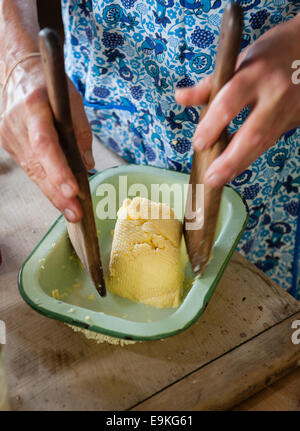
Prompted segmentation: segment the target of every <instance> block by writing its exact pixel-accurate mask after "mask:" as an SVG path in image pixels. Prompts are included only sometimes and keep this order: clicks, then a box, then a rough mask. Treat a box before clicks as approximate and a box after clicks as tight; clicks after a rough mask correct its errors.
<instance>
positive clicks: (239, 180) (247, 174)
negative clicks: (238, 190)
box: [232, 169, 252, 186]
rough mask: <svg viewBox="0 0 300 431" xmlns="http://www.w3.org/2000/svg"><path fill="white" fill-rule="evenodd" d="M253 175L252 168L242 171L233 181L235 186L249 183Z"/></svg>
mask: <svg viewBox="0 0 300 431" xmlns="http://www.w3.org/2000/svg"><path fill="white" fill-rule="evenodd" d="M251 177H252V171H251V170H250V169H246V170H245V171H244V172H242V173H241V174H240V175H239V176H238V177H236V179H235V180H234V181H233V182H232V184H234V185H235V186H241V185H243V184H245V183H247V182H248V181H249V180H250V178H251Z"/></svg>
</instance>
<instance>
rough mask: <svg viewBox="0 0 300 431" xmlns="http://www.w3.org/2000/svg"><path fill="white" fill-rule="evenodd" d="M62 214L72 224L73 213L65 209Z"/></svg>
mask: <svg viewBox="0 0 300 431" xmlns="http://www.w3.org/2000/svg"><path fill="white" fill-rule="evenodd" d="M63 213H64V215H65V217H66V219H67V220H68V221H71V222H74V221H75V220H76V215H75V213H74V212H73V211H72V210H70V209H69V208H66V209H65V210H64V212H63Z"/></svg>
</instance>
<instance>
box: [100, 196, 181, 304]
mask: <svg viewBox="0 0 300 431" xmlns="http://www.w3.org/2000/svg"><path fill="white" fill-rule="evenodd" d="M168 216H169V218H166V217H168ZM181 237H182V223H181V222H180V221H179V220H178V219H177V218H176V216H175V214H174V211H173V210H172V209H171V208H169V207H168V206H167V205H165V204H161V203H156V202H153V201H150V200H148V199H145V198H140V197H135V198H134V199H132V200H130V199H125V201H124V202H123V205H122V207H121V208H120V209H119V211H118V219H117V222H116V226H115V231H114V237H113V242H112V250H111V256H110V263H109V275H108V278H107V282H106V283H107V288H108V289H109V290H110V292H112V293H115V294H117V295H119V296H122V297H125V298H128V299H131V300H132V301H135V302H142V303H144V304H148V305H151V306H154V307H158V308H165V307H178V306H179V304H180V300H181V295H182V289H183V279H184V274H183V267H182V264H181V259H180V243H181Z"/></svg>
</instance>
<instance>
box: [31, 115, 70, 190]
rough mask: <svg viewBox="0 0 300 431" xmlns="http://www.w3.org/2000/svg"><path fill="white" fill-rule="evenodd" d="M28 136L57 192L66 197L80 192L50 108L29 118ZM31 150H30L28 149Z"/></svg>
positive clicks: (32, 149) (33, 155) (34, 152)
mask: <svg viewBox="0 0 300 431" xmlns="http://www.w3.org/2000/svg"><path fill="white" fill-rule="evenodd" d="M28 138H29V142H30V149H31V153H32V156H31V158H32V159H34V160H35V161H36V162H39V163H40V165H41V166H42V167H43V169H44V171H45V174H46V176H47V179H48V181H49V182H51V184H52V185H53V186H54V187H55V189H56V193H59V194H61V195H62V196H63V197H65V198H73V197H75V196H76V195H77V194H78V184H77V181H76V179H75V177H74V175H73V174H72V171H71V169H70V167H69V166H68V163H67V160H66V158H65V155H64V153H63V151H62V149H61V147H60V145H59V143H58V136H57V133H56V130H55V127H54V124H53V121H52V115H51V112H50V109H49V110H48V108H43V109H42V110H40V112H39V114H38V115H36V114H35V113H33V114H32V115H31V116H30V118H29V119H28ZM27 151H29V150H27Z"/></svg>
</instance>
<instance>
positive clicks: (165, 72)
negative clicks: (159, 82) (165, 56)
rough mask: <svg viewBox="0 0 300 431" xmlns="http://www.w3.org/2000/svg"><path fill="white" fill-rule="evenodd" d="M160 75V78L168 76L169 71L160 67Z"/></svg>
mask: <svg viewBox="0 0 300 431" xmlns="http://www.w3.org/2000/svg"><path fill="white" fill-rule="evenodd" d="M160 73H161V74H162V76H166V77H167V76H169V75H170V71H169V70H168V69H167V68H166V67H165V66H161V68H160Z"/></svg>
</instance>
